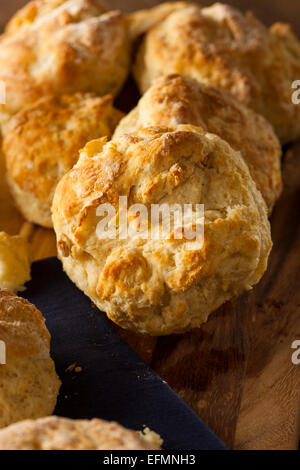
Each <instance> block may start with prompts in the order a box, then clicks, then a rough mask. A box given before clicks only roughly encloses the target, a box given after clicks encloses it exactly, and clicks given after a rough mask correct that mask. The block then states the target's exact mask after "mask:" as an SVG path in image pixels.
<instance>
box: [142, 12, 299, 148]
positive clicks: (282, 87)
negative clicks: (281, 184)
mask: <svg viewBox="0 0 300 470" xmlns="http://www.w3.org/2000/svg"><path fill="white" fill-rule="evenodd" d="M149 15H150V16H151V10H149ZM169 73H179V74H183V75H187V76H189V77H191V78H194V79H197V80H198V81H200V82H204V83H207V84H210V85H215V86H218V87H219V88H222V89H224V90H227V91H229V92H231V93H232V94H233V95H235V96H236V97H237V98H238V99H239V100H240V101H242V102H243V103H245V104H246V105H248V106H249V107H251V108H252V109H254V110H255V111H256V112H258V113H259V114H262V115H263V116H264V117H265V118H266V119H267V120H268V121H269V122H270V123H271V124H272V125H273V127H274V129H275V131H276V134H277V135H278V137H279V138H280V140H281V142H282V143H286V142H289V141H292V140H296V139H297V138H299V137H300V107H299V106H298V105H295V104H293V103H292V93H293V91H294V90H293V89H292V82H293V81H294V80H297V79H299V76H300V43H299V41H298V40H297V38H296V37H295V35H294V34H293V33H292V31H291V28H290V26H289V25H286V24H281V23H277V24H275V25H273V26H272V27H271V28H270V29H268V28H267V27H265V26H264V25H263V24H262V23H260V22H259V21H258V20H257V19H256V18H255V17H254V16H253V15H252V14H251V13H247V14H243V13H241V12H240V11H239V10H236V9H234V8H232V7H230V6H228V5H224V4H221V3H216V4H214V5H213V6H211V7H207V8H201V7H199V6H196V5H192V4H191V5H190V6H189V7H186V8H182V9H180V10H179V11H175V12H174V13H171V14H170V15H168V16H167V18H166V19H165V20H164V21H162V22H160V23H159V24H158V25H156V26H155V27H154V28H151V29H150V30H149V31H148V33H147V34H146V35H145V37H144V39H143V42H142V45H141V47H140V50H139V53H138V56H137V60H136V63H135V67H134V75H135V79H136V81H137V83H138V84H139V87H140V89H141V91H142V92H143V93H144V92H145V91H146V90H147V89H148V88H149V87H150V86H151V84H152V83H153V81H154V79H155V78H157V77H159V76H161V75H165V74H169Z"/></svg>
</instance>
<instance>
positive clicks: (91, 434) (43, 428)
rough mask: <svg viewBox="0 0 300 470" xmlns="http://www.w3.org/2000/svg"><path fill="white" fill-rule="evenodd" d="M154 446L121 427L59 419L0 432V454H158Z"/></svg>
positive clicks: (90, 421)
mask: <svg viewBox="0 0 300 470" xmlns="http://www.w3.org/2000/svg"><path fill="white" fill-rule="evenodd" d="M159 449H160V447H159V446H158V445H157V444H156V443H155V442H152V443H151V442H150V441H149V440H147V439H145V438H143V437H142V436H141V435H140V434H139V433H137V432H135V431H129V430H128V429H125V428H124V427H123V426H121V425H120V424H118V423H114V422H107V421H103V420H100V419H92V420H89V421H88V420H72V419H67V418H58V417H56V416H52V417H48V418H42V419H38V420H36V421H29V420H28V421H23V422H21V423H17V424H14V425H12V426H9V427H8V428H6V429H2V430H1V431H0V450H159Z"/></svg>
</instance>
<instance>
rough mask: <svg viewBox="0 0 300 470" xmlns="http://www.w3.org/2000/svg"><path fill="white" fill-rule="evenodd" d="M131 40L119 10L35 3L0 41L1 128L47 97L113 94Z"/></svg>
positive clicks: (72, 1) (87, 2)
mask: <svg viewBox="0 0 300 470" xmlns="http://www.w3.org/2000/svg"><path fill="white" fill-rule="evenodd" d="M129 63H130V41H129V37H128V32H127V25H126V20H125V18H124V17H123V15H122V14H121V13H120V12H119V11H109V12H106V11H105V9H104V8H103V6H102V5H101V4H100V3H99V1H98V0H69V1H59V0H57V1H54V0H43V1H41V0H37V1H33V2H31V3H29V4H28V5H26V6H25V7H24V9H22V10H21V11H20V12H19V13H17V14H16V16H15V17H14V18H13V19H12V20H11V22H10V23H9V24H8V26H7V29H6V32H5V33H4V34H3V35H2V36H1V37H0V79H1V80H2V81H4V83H5V85H6V94H7V97H6V105H1V107H0V123H2V125H4V124H5V123H6V122H7V120H8V119H9V117H10V116H11V115H13V114H15V113H17V112H18V111H20V110H21V109H23V108H24V107H25V106H26V105H28V104H31V103H33V102H35V101H36V100H38V99H40V98H41V97H42V96H46V95H52V94H54V95H63V94H70V93H74V92H93V93H96V94H98V95H100V96H103V95H105V94H107V93H111V94H113V95H115V94H117V92H118V91H119V90H120V88H121V86H122V85H123V83H124V81H125V80H126V77H127V74H128V71H129Z"/></svg>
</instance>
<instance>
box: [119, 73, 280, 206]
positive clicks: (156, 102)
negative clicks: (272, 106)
mask: <svg viewBox="0 0 300 470" xmlns="http://www.w3.org/2000/svg"><path fill="white" fill-rule="evenodd" d="M178 124H193V125H195V126H199V127H201V128H202V129H203V130H205V131H207V132H211V133H213V134H216V135H218V136H219V137H221V138H222V139H224V140H225V141H226V142H228V143H229V144H230V145H231V147H232V148H233V149H234V150H238V151H240V152H241V154H242V156H243V158H244V160H245V162H246V163H247V165H248V167H249V170H250V174H251V176H252V177H253V179H254V181H255V183H256V185H257V188H258V189H259V190H260V191H261V193H262V195H263V197H264V199H265V201H266V203H267V206H268V210H269V213H271V211H272V208H273V206H274V204H275V202H276V200H277V199H278V197H279V195H280V193H281V189H282V181H281V148H280V144H279V141H278V139H277V137H276V135H275V134H274V131H273V129H272V126H271V125H270V124H269V123H268V122H267V121H266V120H265V119H264V118H263V117H262V116H260V115H258V114H256V113H255V112H254V111H252V110H251V109H249V108H247V107H246V106H244V105H243V104H242V103H240V102H239V101H238V100H236V99H235V98H234V97H233V96H232V95H230V94H229V93H227V92H225V91H223V90H221V89H219V88H217V87H213V86H210V85H205V84H203V83H200V82H198V81H196V80H193V79H191V78H188V77H184V76H182V75H175V74H174V75H168V76H164V77H160V78H158V79H156V80H155V82H154V83H153V85H152V86H151V87H150V88H149V90H148V91H147V92H146V93H145V95H144V96H143V97H142V98H141V100H140V102H139V104H138V106H137V108H135V109H133V110H132V111H131V112H130V113H129V114H128V115H127V116H125V117H124V118H123V119H122V120H121V122H120V124H119V125H118V127H117V129H116V131H115V134H114V135H115V136H120V135H121V134H124V133H128V132H134V131H137V130H138V129H141V128H143V127H147V126H176V125H178Z"/></svg>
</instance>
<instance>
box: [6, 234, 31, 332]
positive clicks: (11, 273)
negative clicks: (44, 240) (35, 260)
mask: <svg viewBox="0 0 300 470" xmlns="http://www.w3.org/2000/svg"><path fill="white" fill-rule="evenodd" d="M30 269H31V253H30V246H29V243H28V242H27V240H26V239H25V238H23V237H21V236H19V235H16V236H11V235H8V233H5V232H0V288H5V289H10V290H11V291H13V292H18V291H22V290H24V284H25V283H26V282H27V281H30V279H31V276H30ZM0 339H1V338H0Z"/></svg>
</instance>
